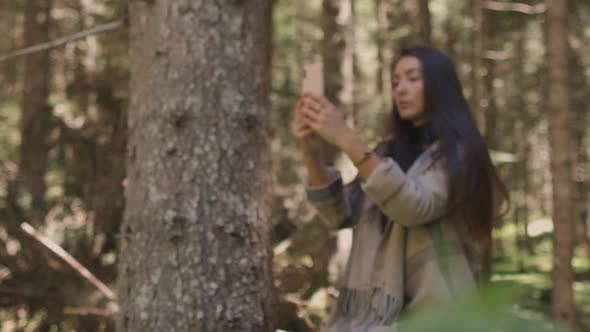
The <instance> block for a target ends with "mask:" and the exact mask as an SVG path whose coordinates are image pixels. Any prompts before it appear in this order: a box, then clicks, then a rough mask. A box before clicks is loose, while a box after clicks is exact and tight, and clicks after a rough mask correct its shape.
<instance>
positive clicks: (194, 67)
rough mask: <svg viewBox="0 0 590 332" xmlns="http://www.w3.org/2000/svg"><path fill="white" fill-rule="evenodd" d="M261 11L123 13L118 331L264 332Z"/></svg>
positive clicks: (149, 7) (249, 5)
mask: <svg viewBox="0 0 590 332" xmlns="http://www.w3.org/2000/svg"><path fill="white" fill-rule="evenodd" d="M270 9H271V8H270V2H268V1H264V0H254V1H245V2H244V1H217V2H211V1H207V0H199V1H190V2H186V1H133V2H131V3H130V10H129V13H130V38H131V39H130V60H131V61H130V68H131V84H130V87H131V104H130V112H129V117H128V131H129V140H128V142H129V144H128V160H127V176H128V187H127V192H126V202H127V206H126V210H125V217H124V223H123V225H122V229H121V232H122V234H121V235H122V238H121V240H122V241H121V251H120V252H121V256H120V265H119V278H120V280H119V286H120V287H119V289H120V293H119V294H120V298H121V300H120V303H121V312H120V315H119V317H118V321H117V325H118V329H119V330H120V331H237V330H243V331H274V327H273V322H272V320H273V313H272V312H271V311H272V308H273V303H274V295H273V291H272V287H273V283H272V276H271V261H272V252H271V248H270V238H269V237H270V213H269V212H270V198H271V197H270V175H271V172H270V171H271V164H270V156H269V134H270V133H269V131H270V128H269V125H268V124H269V123H268V122H269V113H268V93H269V83H270V82H269V81H270V80H269V65H270V63H269V62H270V51H271V50H270V39H271V38H270V33H271V31H270V27H271V26H270V24H271V11H270Z"/></svg>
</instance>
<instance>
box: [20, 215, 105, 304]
mask: <svg viewBox="0 0 590 332" xmlns="http://www.w3.org/2000/svg"><path fill="white" fill-rule="evenodd" d="M20 227H21V229H22V230H23V231H25V232H26V233H27V234H28V235H30V236H31V237H33V238H34V239H35V240H37V241H38V242H39V243H41V244H43V245H44V246H45V247H46V248H47V249H49V250H50V251H51V252H52V253H53V254H55V255H57V256H58V257H59V258H61V259H62V260H63V261H64V262H66V263H67V264H68V265H69V266H70V267H72V268H73V269H74V270H76V272H78V273H79V274H80V275H81V276H82V277H84V278H85V279H86V280H88V281H89V282H90V283H91V284H92V285H94V286H95V287H96V288H98V290H99V291H100V292H101V293H102V294H104V295H105V296H106V297H107V298H108V299H109V300H113V301H114V300H116V296H115V293H113V291H112V290H111V289H110V288H109V287H107V285H105V284H104V283H103V282H102V281H100V280H98V278H96V277H95V276H94V275H93V274H92V273H91V272H90V271H88V269H86V268H85V267H84V266H83V265H82V264H80V263H79V262H78V261H77V260H76V259H75V258H74V257H72V255H70V254H69V253H68V252H67V251H65V250H63V248H62V247H60V246H59V245H57V244H56V243H55V242H53V241H51V240H50V239H49V238H47V237H46V236H44V235H43V234H41V233H39V232H37V230H35V229H34V228H33V226H31V225H29V224H28V223H26V222H23V223H22V224H20Z"/></svg>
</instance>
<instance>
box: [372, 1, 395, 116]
mask: <svg viewBox="0 0 590 332" xmlns="http://www.w3.org/2000/svg"><path fill="white" fill-rule="evenodd" d="M389 6H390V4H389V1H386V0H376V1H375V16H376V18H377V61H378V66H377V93H378V95H379V96H382V101H383V103H382V106H381V108H382V110H383V111H390V109H391V108H392V105H393V96H392V91H391V89H392V87H391V70H392V68H391V62H392V58H393V52H392V51H393V50H392V45H390V43H389V40H388V38H387V36H388V34H389V29H390V28H391V27H390V22H389V18H388V13H389V12H390V7H389Z"/></svg>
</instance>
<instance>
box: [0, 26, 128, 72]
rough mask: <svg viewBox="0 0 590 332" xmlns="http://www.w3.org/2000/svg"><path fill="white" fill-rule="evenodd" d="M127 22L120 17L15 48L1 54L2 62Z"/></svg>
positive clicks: (0, 60) (115, 27)
mask: <svg viewBox="0 0 590 332" xmlns="http://www.w3.org/2000/svg"><path fill="white" fill-rule="evenodd" d="M124 24H125V17H123V18H120V19H118V20H116V21H112V22H109V23H106V24H102V25H98V26H95V27H93V28H90V29H88V30H84V31H80V32H76V33H74V34H71V35H69V36H64V37H61V38H57V39H54V40H51V41H48V42H46V43H41V44H36V45H33V46H29V47H25V48H21V49H20V50H15V51H12V52H8V53H6V54H2V55H0V62H4V61H7V60H10V59H13V58H16V57H19V56H24V55H29V54H32V53H36V52H41V51H45V50H49V49H52V48H56V47H58V46H61V45H64V44H66V43H68V42H71V41H74V40H78V39H82V38H85V37H88V36H91V35H95V34H97V33H101V32H105V31H110V30H115V29H118V28H120V27H122V26H123V25H124Z"/></svg>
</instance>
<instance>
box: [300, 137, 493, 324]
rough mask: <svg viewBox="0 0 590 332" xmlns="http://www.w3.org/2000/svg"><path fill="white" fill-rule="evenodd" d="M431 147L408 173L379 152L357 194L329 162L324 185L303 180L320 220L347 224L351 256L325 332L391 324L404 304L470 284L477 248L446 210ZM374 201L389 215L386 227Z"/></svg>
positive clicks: (439, 166)
mask: <svg viewBox="0 0 590 332" xmlns="http://www.w3.org/2000/svg"><path fill="white" fill-rule="evenodd" d="M435 150H436V144H433V145H431V146H430V147H429V148H428V149H427V150H426V151H425V152H424V153H422V155H421V156H420V157H419V158H418V159H417V160H416V161H415V162H414V163H413V164H412V166H411V167H410V169H408V172H407V174H406V173H404V172H403V171H402V169H400V167H399V166H398V164H397V163H396V162H395V161H394V160H393V159H391V158H389V157H385V158H383V161H382V162H381V164H379V166H377V168H376V169H375V170H374V171H373V173H372V174H371V175H370V177H369V178H368V179H367V181H366V182H360V181H357V183H356V186H357V188H356V194H354V192H355V190H354V189H355V188H354V185H355V184H354V183H353V184H352V185H347V186H346V187H344V186H343V184H342V178H341V177H340V173H339V172H338V171H337V170H336V169H334V168H331V169H330V173H331V177H332V179H331V182H330V183H329V184H328V185H327V186H325V187H321V188H318V187H315V188H312V187H309V186H308V185H307V184H306V191H307V194H308V199H309V201H310V202H311V203H312V205H313V206H314V207H315V208H316V209H317V211H318V213H319V215H320V217H321V218H322V220H323V221H324V222H325V223H326V224H328V225H329V226H330V227H331V228H332V229H334V230H336V229H338V228H342V227H346V226H351V227H353V242H352V248H351V252H350V257H349V259H348V262H347V267H346V270H345V273H344V275H343V276H341V278H340V282H339V284H338V289H339V296H338V299H337V302H336V304H335V306H334V307H333V308H332V311H331V315H330V318H329V319H328V321H327V322H326V323H325V326H324V329H323V330H324V331H330V332H332V331H338V332H360V331H370V332H377V331H384V330H387V331H391V330H392V327H394V326H395V325H396V322H397V320H398V318H399V314H400V312H401V310H402V309H404V310H411V309H415V308H420V307H422V306H424V305H426V304H430V303H435V302H440V301H445V300H449V299H452V298H453V297H454V296H455V295H457V294H461V293H463V292H465V291H468V290H472V289H474V288H476V277H475V276H477V275H479V259H478V257H480V255H481V250H482V249H481V248H478V245H477V244H476V243H473V241H470V239H469V236H467V235H466V234H467V233H466V231H465V230H463V229H458V228H457V227H456V226H454V225H455V224H457V223H453V222H452V221H451V220H449V219H448V218H445V217H444V215H445V212H446V207H447V198H448V194H447V186H448V184H447V178H446V173H445V171H444V169H443V162H442V160H440V159H439V161H436V162H434V159H435V158H434V154H435ZM306 183H307V181H306ZM359 185H360V187H361V188H360V189H362V190H358V189H359V188H358V186H359ZM359 193H360V194H359ZM376 208H378V209H379V210H381V211H382V212H383V213H384V214H385V215H386V216H387V217H389V221H388V222H387V223H386V224H385V227H383V224H382V223H381V221H380V220H379V213H378V211H377V209H376ZM434 240H436V241H434ZM439 240H440V241H439Z"/></svg>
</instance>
